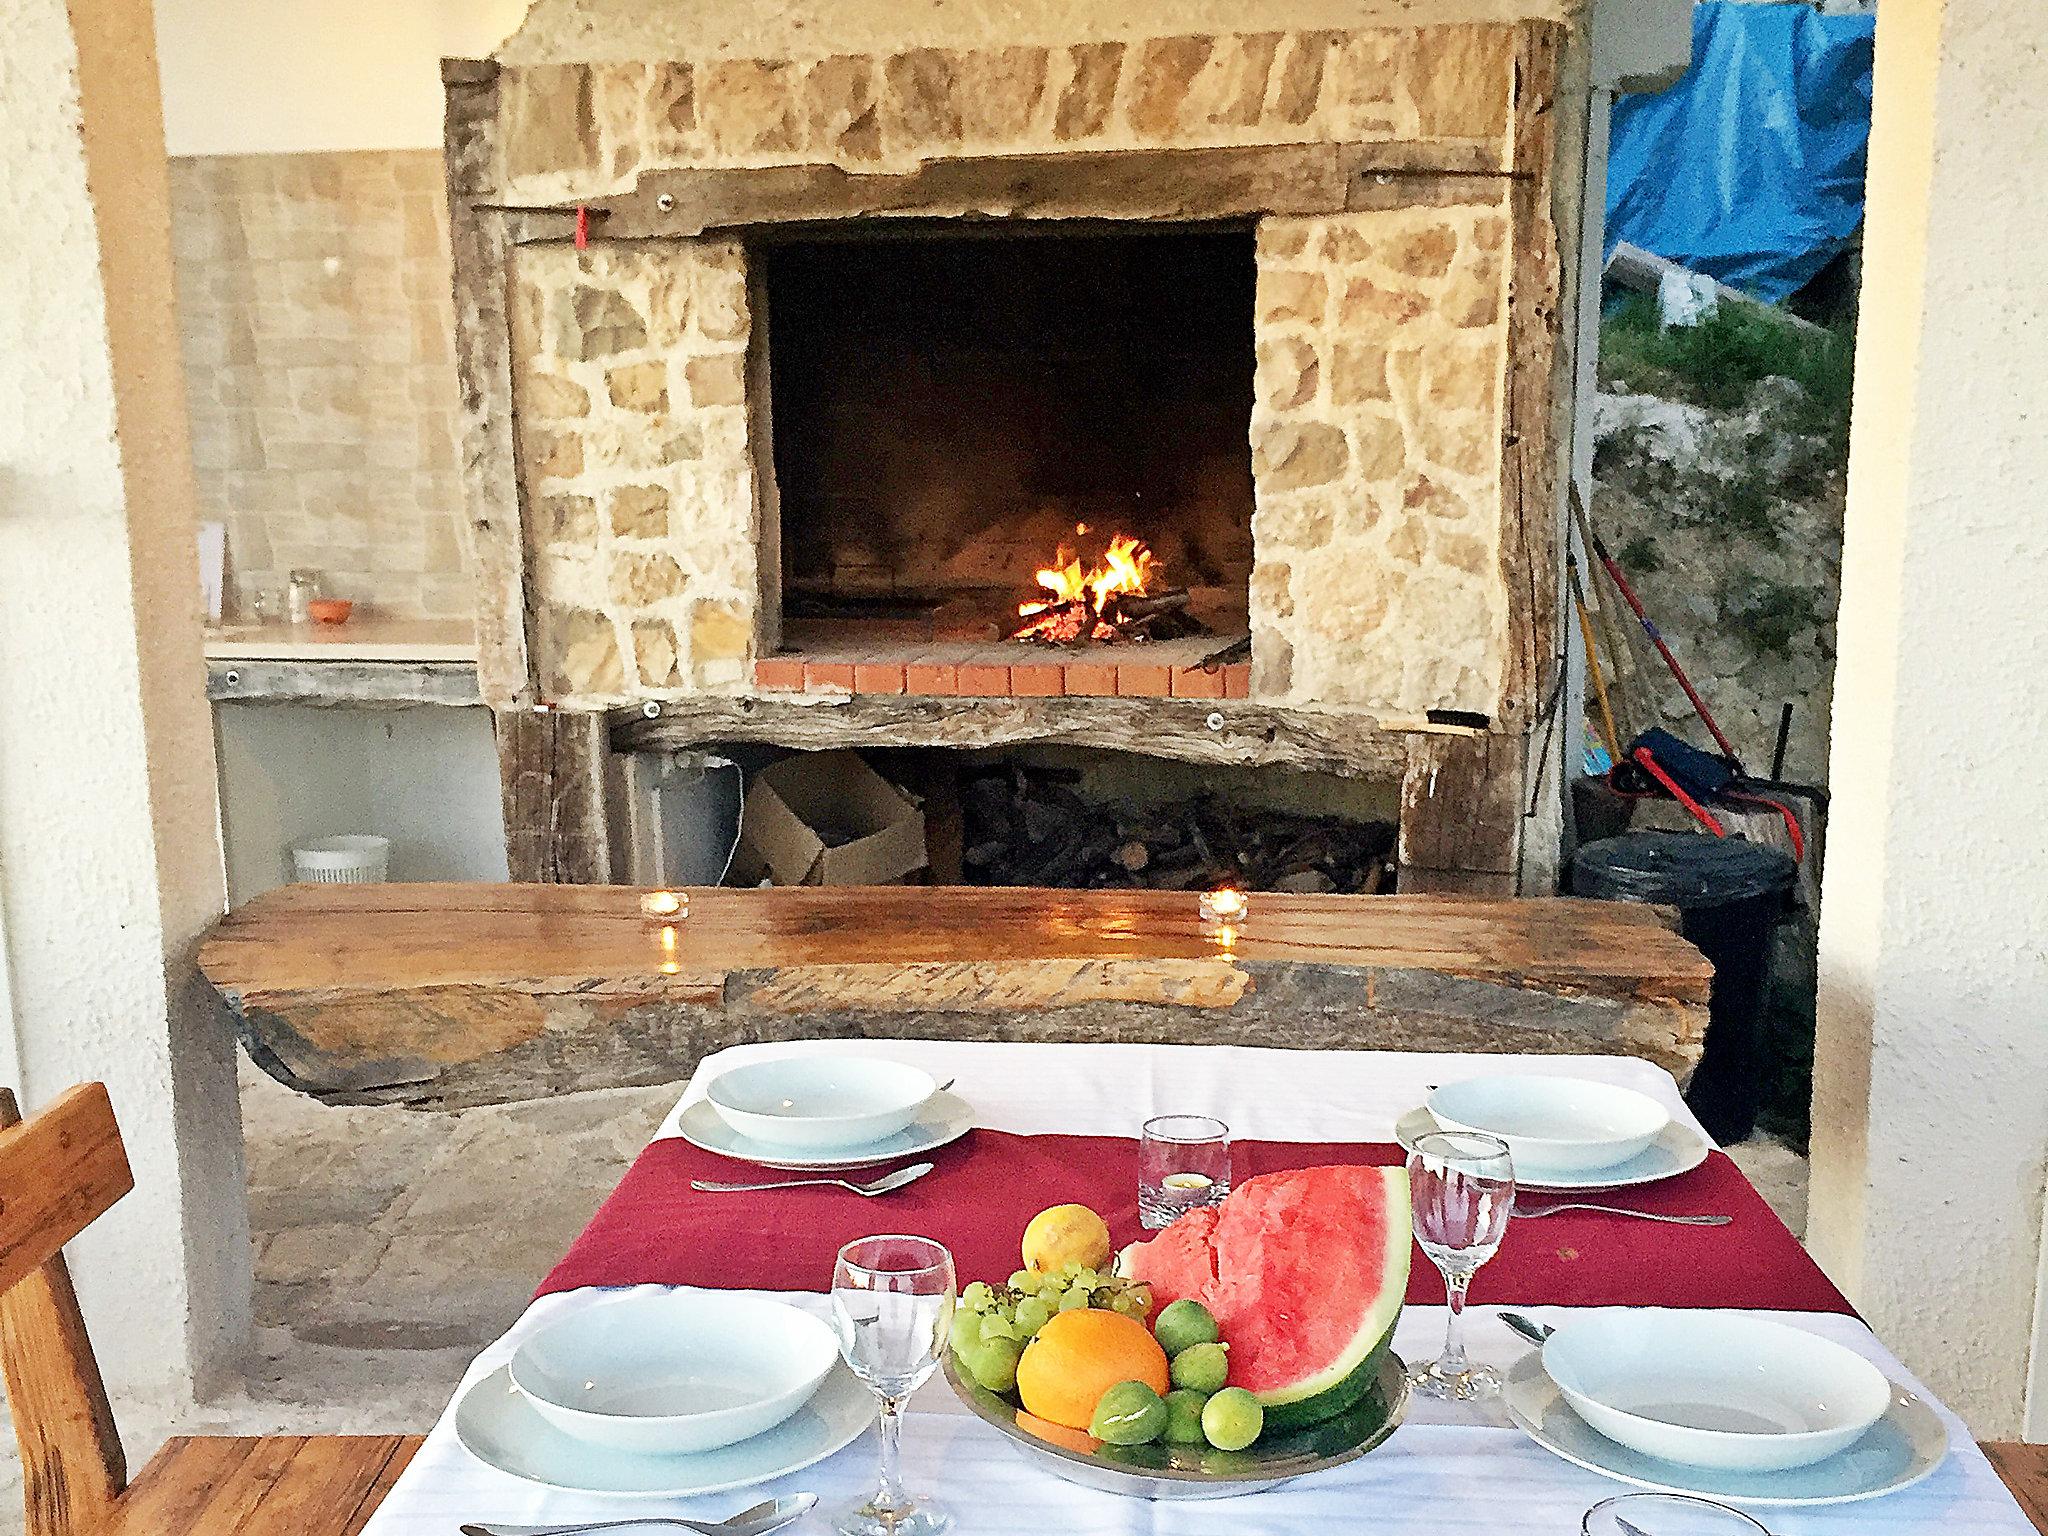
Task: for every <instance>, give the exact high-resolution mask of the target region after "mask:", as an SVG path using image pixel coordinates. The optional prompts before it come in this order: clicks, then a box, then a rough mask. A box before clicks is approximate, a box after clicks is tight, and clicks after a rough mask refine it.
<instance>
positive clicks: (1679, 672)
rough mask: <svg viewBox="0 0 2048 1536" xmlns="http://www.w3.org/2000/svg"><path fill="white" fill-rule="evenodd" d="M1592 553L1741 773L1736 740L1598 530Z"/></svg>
mask: <svg viewBox="0 0 2048 1536" xmlns="http://www.w3.org/2000/svg"><path fill="white" fill-rule="evenodd" d="M1593 553H1594V555H1596V556H1597V557H1598V558H1599V561H1600V563H1601V565H1603V566H1605V567H1606V569H1607V574H1608V575H1609V576H1611V577H1612V578H1613V579H1614V585H1615V588H1616V589H1617V590H1618V591H1619V592H1620V593H1621V599H1622V601H1623V602H1625V603H1627V604H1628V605H1629V608H1630V609H1631V610H1633V612H1634V613H1635V616H1636V619H1637V622H1639V623H1640V624H1641V625H1642V626H1643V633H1644V634H1646V635H1648V636H1649V637H1650V644H1652V645H1654V646H1655V647H1657V654H1658V655H1659V656H1662V657H1663V658H1664V665H1665V666H1667V667H1669V668H1670V669H1671V675H1672V676H1673V677H1675V678H1677V679H1678V686H1679V687H1681V688H1683V689H1684V690H1685V696H1686V698H1687V699H1688V700H1689V701H1691V703H1692V707H1693V712H1694V713H1695V714H1697V715H1698V716H1699V717H1700V724H1702V725H1704V726H1705V727H1706V728H1707V730H1708V731H1709V732H1710V733H1711V734H1712V736H1713V738H1714V740H1715V742H1716V743H1717V744H1718V745H1719V746H1720V748H1721V751H1722V752H1723V753H1724V754H1726V756H1727V758H1728V761H1729V762H1730V763H1732V764H1733V765H1734V767H1735V771H1736V772H1737V773H1741V772H1742V771H1743V768H1742V759H1741V758H1740V757H1738V756H1737V755H1736V753H1735V744H1734V743H1733V742H1731V741H1729V739H1728V738H1727V737H1726V736H1724V735H1723V734H1722V733H1721V727H1720V726H1719V725H1717V724H1716V723H1715V722H1714V716H1713V713H1712V711H1710V710H1709V709H1708V708H1707V701H1706V700H1705V699H1703V698H1701V697H1700V695H1699V690H1698V689H1696V688H1694V687H1693V685H1692V679H1691V678H1689V677H1687V676H1686V675H1685V668H1683V667H1681V666H1680V665H1679V664H1678V658H1677V657H1676V656H1674V655H1672V654H1671V647H1670V646H1668V645H1666V644H1665V643H1664V636H1663V634H1662V632H1660V631H1659V630H1658V628H1657V624H1656V621H1655V620H1653V619H1652V618H1651V617H1650V615H1649V614H1648V613H1646V612H1645V611H1644V609H1643V602H1642V599H1641V598H1639V597H1637V596H1636V590H1635V588H1634V587H1631V586H1630V585H1629V584H1628V578H1627V577H1626V576H1624V575H1622V574H1621V566H1620V565H1619V564H1617V563H1616V562H1615V558H1614V556H1612V555H1610V554H1609V553H1608V552H1607V545H1606V543H1605V542H1604V541H1603V540H1602V539H1601V538H1600V536H1599V535H1598V534H1595V535H1594V536H1593Z"/></svg>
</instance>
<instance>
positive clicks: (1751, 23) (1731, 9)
mask: <svg viewBox="0 0 2048 1536" xmlns="http://www.w3.org/2000/svg"><path fill="white" fill-rule="evenodd" d="M1875 27H1876V19H1875V18H1874V17H1871V16H1822V15H1820V14H1819V13H1817V12H1815V11H1813V10H1810V9H1809V8H1808V7H1806V6H1804V5H1744V4H1739V3H1736V0H1701V3H1700V4H1699V5H1697V6H1695V7H1694V9H1693V19H1692V67H1691V68H1690V69H1689V70H1687V71H1686V72H1685V75H1684V76H1683V77H1682V78H1681V79H1680V80H1679V81H1678V83H1677V84H1676V85H1674V86H1672V87H1671V88H1670V89H1669V90H1667V91H1662V92H1658V93H1654V94H1644V95H1631V96H1624V97H1622V98H1621V99H1620V100H1619V101H1617V102H1616V103H1615V106H1614V115H1613V118H1612V143H1611V145H1610V148H1609V151H1608V160H1607V249H1608V251H1609V252H1612V251H1613V249H1614V245H1615V242H1616V241H1618V240H1626V241H1627V242H1628V243H1629V244H1631V245H1638V246H1641V247H1642V248H1643V249H1644V250H1646V251H1654V252H1655V253H1656V254H1657V255H1659V256H1663V257H1666V258H1668V259H1669V260H1671V261H1676V262H1679V263H1682V264H1683V265H1685V266H1687V267H1690V268H1691V269H1692V270H1693V271H1695V272H1705V273H1709V274H1711V275H1712V276H1714V277H1717V278H1719V279H1720V280H1721V281H1722V282H1724V283H1727V284H1729V285H1730V286H1732V287H1736V288H1740V289H1742V290H1743V291H1744V292H1745V293H1750V294H1753V295H1755V296H1756V297H1757V298H1760V299H1769V300H1772V301H1776V300H1778V299H1782V298H1784V297H1785V296H1786V295H1787V294H1790V293H1792V292H1793V291H1794V290H1796V289H1798V288H1799V287H1800V286H1801V285H1802V284H1804V283H1805V282H1807V281H1808V279H1810V278H1811V277H1812V276H1813V275H1814V274H1815V273H1816V272H1818V271H1819V270H1820V269H1821V268H1822V267H1823V266H1825V265H1827V262H1828V260H1829V258H1830V257H1832V256H1833V255H1834V254H1835V253H1836V252H1837V251H1839V250H1840V249H1841V248H1842V247H1843V245H1844V244H1845V243H1846V242H1847V240H1848V239H1849V237H1850V235H1851V234H1853V233H1854V232H1855V229H1856V226H1857V225H1858V224H1859V223H1860V222H1861V221H1862V218H1863V161H1864V153H1865V150H1866V147H1867V145H1868V142H1869V138H1870V61H1871V35H1872V33H1873V31H1874V30H1875Z"/></svg>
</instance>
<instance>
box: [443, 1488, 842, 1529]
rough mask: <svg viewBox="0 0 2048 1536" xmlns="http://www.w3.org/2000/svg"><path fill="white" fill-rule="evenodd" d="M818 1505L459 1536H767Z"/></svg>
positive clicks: (765, 1504)
mask: <svg viewBox="0 0 2048 1536" xmlns="http://www.w3.org/2000/svg"><path fill="white" fill-rule="evenodd" d="M817 1502H818V1496H817V1495H816V1494H815V1493H799V1494H796V1495H794V1496H793V1497H790V1498H786V1499H766V1500H763V1501H762V1502H761V1503H759V1504H756V1505H754V1506H753V1507H752V1508H750V1509H743V1510H741V1511H740V1512H739V1513H738V1514H736V1515H731V1516H728V1517H727V1518H726V1519H724V1520H686V1519H684V1518H682V1517H681V1516H679V1515H642V1516H640V1517H639V1518H638V1519H633V1520H584V1521H578V1522H575V1523H573V1524H569V1525H481V1524H470V1525H465V1526H463V1527H462V1536H581V1533H583V1532H586V1531H612V1530H623V1529H625V1528H626V1527H628V1526H635V1525H656V1526H667V1527H668V1528H670V1529H671V1530H683V1531H695V1532H697V1533H698V1536H767V1533H768V1532H770V1531H774V1530H780V1529H781V1528H782V1527H783V1526H785V1525H788V1524H789V1523H790V1521H792V1520H795V1519H797V1518H799V1517H800V1516H802V1515H806V1514H808V1513H810V1510H811V1507H812V1506H813V1505H815V1504H816V1503H817Z"/></svg>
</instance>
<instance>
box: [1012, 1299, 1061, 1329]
mask: <svg viewBox="0 0 2048 1536" xmlns="http://www.w3.org/2000/svg"><path fill="white" fill-rule="evenodd" d="M1052 1312H1053V1308H1052V1303H1051V1302H1048V1301H1040V1300H1039V1299H1038V1298H1037V1297H1036V1296H1027V1297H1025V1298H1024V1299H1023V1300H1022V1301H1020V1302H1018V1303H1017V1326H1018V1327H1019V1328H1022V1329H1023V1330H1024V1331H1025V1332H1026V1333H1027V1334H1035V1333H1037V1332H1038V1330H1039V1329H1041V1328H1043V1327H1044V1326H1045V1325H1046V1324H1047V1323H1048V1322H1049V1321H1051V1319H1052Z"/></svg>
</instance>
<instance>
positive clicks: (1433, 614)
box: [495, 23, 1521, 724]
mask: <svg viewBox="0 0 2048 1536" xmlns="http://www.w3.org/2000/svg"><path fill="white" fill-rule="evenodd" d="M1520 36H1521V33H1520V31H1519V29H1518V28H1516V27H1515V26H1512V25H1508V24H1498V23H1486V24H1482V23H1470V24H1457V25H1428V26H1414V27H1405V28H1399V29H1385V30H1364V31H1303V32H1278V31H1274V32H1263V33H1230V34H1223V35H1185V36H1167V37H1152V38H1131V39H1116V40H1108V41H1096V42H1078V43H1073V44H1069V45H1065V46H1038V45H1023V46H1012V47H991V48H950V49H941V48H906V49H903V50H900V51H897V52H892V53H887V54H859V55H853V54H832V55H829V56H826V57H819V58H810V59H768V60H763V59H731V58H725V59H699V60H671V61H666V62H643V63H600V64H586V63H560V62H536V63H527V64H517V65H508V66H506V67H505V68H503V69H502V70H501V72H500V74H499V77H498V80H497V120H496V121H497V133H496V136H495V144H496V149H497V154H498V160H499V164H498V167H497V169H498V177H497V181H498V186H499V188H500V189H501V191H502V195H503V197H504V199H505V200H506V201H507V202H510V203H514V204H518V205H522V206H528V207H548V206H562V205H565V204H568V203H572V202H576V201H582V200H594V199H599V198H603V197H606V196H609V195H612V194H615V193H620V192H626V191H630V190H631V189H632V187H633V186H634V183H635V180H636V178H637V177H638V176H639V175H640V174H641V173H643V172H646V171H649V170H657V169H659V170H695V171H704V172H714V171H725V172H744V171H747V170H749V169H757V168H762V167H775V166H821V165H828V166H836V167H840V168H843V169H845V170H847V171H850V172H855V173H859V172H876V171H890V170H903V169H906V168H909V167H912V166H915V165H917V164H919V163H922V162H928V161H931V160H936V159H945V158H953V157H976V156H980V157H985V156H991V155H999V154H1033V155H1048V154H1050V153H1052V152H1057V151H1090V152H1096V151H1102V152H1113V151H1117V150H1131V149H1144V150H1161V149H1182V148H1185V149H1200V148H1214V147H1220V146H1247V145H1262V144H1304V143H1318V142H1331V143H1353V144H1356V143H1390V144H1391V143H1396V142H1398V143H1399V144H1400V145H1401V146H1402V148H1401V149H1399V150H1397V151H1390V153H1391V154H1393V155H1394V156H1395V157H1396V158H1398V159H1400V160H1401V161H1403V162H1404V163H1414V164H1421V165H1431V164H1451V165H1457V166H1461V167H1475V168H1477V167H1486V166H1505V165H1507V164H1509V163H1511V161H1512V158H1513V150H1512V146H1511V145H1510V143H1509V140H1510V138H1511V124H1512V110H1511V109H1512V101H1513V93H1514V75H1515V59H1516V50H1517V46H1518V41H1519V38H1520ZM1056 163H1057V162H1056V161H1055V162H1053V164H1054V165H1056ZM1042 174H1044V175H1045V176H1047V177H1056V175H1057V172H1056V170H1054V169H1048V170H1046V171H1044V172H1043V173H1042ZM1381 181H1382V182H1383V183H1387V185H1386V186H1384V187H1381V188H1377V189H1373V197H1372V201H1374V202H1375V203H1382V202H1387V201H1390V200H1393V199H1398V198H1401V197H1402V196H1403V193H1402V191H1401V189H1400V187H1399V186H1397V185H1394V184H1393V183H1392V182H1391V180H1390V178H1386V177H1382V178H1381ZM1468 183H1469V187H1470V191H1469V193H1468V192H1467V191H1466V190H1465V187H1466V185H1467V184H1468ZM1506 186H1507V183H1506V180H1505V178H1503V177H1498V176H1487V175H1474V176H1469V177H1460V178H1455V179H1452V178H1442V177H1438V178H1435V179H1434V180H1426V181H1425V182H1424V183H1423V191H1422V192H1419V193H1418V194H1417V205H1415V206H1398V207H1379V208H1376V209H1375V210H1373V211H1361V212H1355V213H1346V214H1339V215H1331V216H1323V217H1316V218H1306V217H1268V218H1266V219H1265V220H1263V221H1261V226H1260V238H1259V244H1258V257H1257V260H1258V269H1259V270H1258V306H1257V315H1256V319H1255V341H1256V356H1257V391H1258V398H1257V403H1256V404H1255V407H1254V411H1253V417H1252V421H1251V436H1252V448H1253V463H1254V474H1255V478H1256V482H1257V505H1258V512H1257V517H1256V520H1255V524H1254V542H1255V545H1256V546H1257V547H1256V552H1255V565H1254V571H1253V575H1252V580H1251V605H1252V627H1253V630H1254V676H1253V680H1252V696H1253V697H1254V698H1255V699H1257V700H1259V701H1261V702H1268V703H1275V704H1285V705H1290V706H1295V707H1303V708H1324V709H1332V710H1340V711H1345V712H1356V713H1359V714H1364V715H1370V716H1376V717H1380V718H1382V719H1384V720H1386V721H1387V722H1389V723H1392V724H1398V723H1400V722H1401V721H1403V720H1410V719H1414V718H1416V717H1419V716H1421V715H1422V714H1423V713H1424V712H1425V711H1427V710H1429V709H1432V708H1450V709H1459V710H1469V711H1474V712H1477V713H1480V714H1487V715H1492V714H1495V713H1497V712H1498V711H1499V709H1500V707H1501V696H1502V689H1503V680H1504V675H1505V656H1506V649H1507V638H1508V637H1507V628H1508V602H1507V593H1506V589H1505V585H1504V582H1503V578H1502V574H1501V562H1502V532H1501V524H1502V516H1503V495H1502V463H1501V444H1502V435H1503V415H1504V404H1503V402H1504V398H1505V390H1504V387H1503V382H1502V377H1503V370H1504V360H1505V356H1506V351H1507V330H1508V327H1507V320H1506V307H1507V306H1506V295H1507V288H1508V279H1507V268H1508V264H1509V263H1508V254H1509V253H1508V249H1507V247H1508V243H1509V240H1508V230H1509V220H1508V216H1507V211H1506V205H1505V202H1504V201H1503V200H1504V198H1505V196H1506ZM1340 197H1341V194H1340ZM1489 197H1491V198H1493V199H1494V201H1491V202H1489V201H1487V199H1488V198H1489ZM1446 204H1448V206H1446ZM1296 206H1300V205H1296ZM803 211H804V210H803V208H802V207H801V206H798V207H791V208H789V209H786V210H784V213H785V214H786V215H787V216H800V215H801V213H802V212H803ZM903 211H905V212H909V211H913V210H909V209H906V210H903ZM1103 213H1104V216H1108V217H1114V216H1115V210H1114V208H1105V209H1104V210H1103ZM597 232H598V234H599V235H600V237H601V235H602V233H603V226H602V224H599V225H598V229H597ZM745 265H746V263H745V256H744V251H743V248H742V246H741V245H740V244H739V243H738V242H737V241H725V242H719V241H708V240H650V241H644V242H633V243H631V244H628V243H626V242H622V241H621V242H614V243H612V244H610V245H607V244H606V243H605V242H604V241H603V240H602V239H601V238H600V239H598V240H597V241H596V242H594V243H593V244H592V246H591V247H590V248H589V249H588V250H586V251H584V252H581V253H578V252H576V251H575V250H574V249H573V248H571V247H570V246H569V245H568V244H567V243H566V242H562V243H552V242H546V241H542V242H537V243H533V244H527V245H522V246H519V247H516V270H517V273H518V291H517V293H516V296H515V304H514V309H515V313H514V315H513V319H512V327H513V338H512V340H513V358H514V367H513V372H514V394H515V398H514V408H515V414H516V416H517V420H518V432H519V443H520V447H519V457H520V466H519V468H520V475H521V481H522V486H523V489H524V492H525V497H526V501H527V515H528V530H527V535H526V536H527V541H528V564H529V569H530V570H531V572H532V589H531V591H530V592H529V595H528V602H529V606H530V607H531V608H532V609H533V610H534V612H535V615H536V617H535V622H534V623H533V626H532V633H533V637H534V641H535V644H536V647H537V655H538V661H539V673H540V682H541V687H542V691H543V692H544V693H545V694H546V695H547V696H548V697H550V698H553V699H555V700H556V701H558V702H562V703H566V704H570V705H572V706H583V707H596V706H600V705H610V704H618V703H624V702H631V701H633V700H638V699H647V698H658V697H676V696H679V695H683V694H688V693H695V692H707V691H708V692H727V693H738V692H745V691H747V690H748V688H749V687H750V686H751V677H752V671H751V662H752V661H753V660H754V659H755V656H756V654H757V653H758V651H759V650H760V649H761V648H762V646H763V644H764V642H765V641H767V640H768V639H769V638H771V637H772V636H773V635H774V632H775V629H776V624H775V620H774V618H773V615H772V612H771V610H772V607H773V604H774V602H775V600H776V593H775V592H774V591H773V590H772V589H773V588H774V586H775V584H776V583H775V578H774V574H773V572H772V571H771V572H770V573H769V575H768V577H767V581H766V585H767V587H768V588H769V589H770V590H767V591H763V590H762V588H763V581H762V578H761V567H762V563H763V561H764V560H768V561H772V560H773V558H774V555H773V552H772V551H773V543H772V534H770V535H769V539H770V542H769V549H768V552H766V553H765V554H764V553H763V551H762V550H761V548H760V545H761V542H762V535H763V531H764V524H765V523H766V522H767V521H769V519H766V518H764V516H763V514H762V510H761V506H762V503H763V501H764V499H765V498H766V497H767V496H769V495H771V494H772V488H771V487H770V486H769V485H768V484H767V483H766V476H765V466H766V464H767V444H766V441H765V432H757V433H756V435H757V436H758V437H759V438H760V439H761V440H759V441H750V417H749V407H750V405H751V406H754V407H756V408H758V411H759V412H760V416H761V421H762V422H763V423H764V422H765V410H766V400H765V398H764V395H765V390H764V389H761V390H757V389H755V388H753V387H751V381H750V377H749V368H748V365H747V352H748V347H749V343H750V340H751V338H750V334H749V324H748V317H747V301H746V295H747V287H748V274H747V272H746V271H745ZM713 295H715V296H716V297H715V298H714V297H712V296H713ZM761 350H762V348H761V347H760V346H756V348H755V351H756V353H757V354H758V353H760V351H761Z"/></svg>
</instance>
